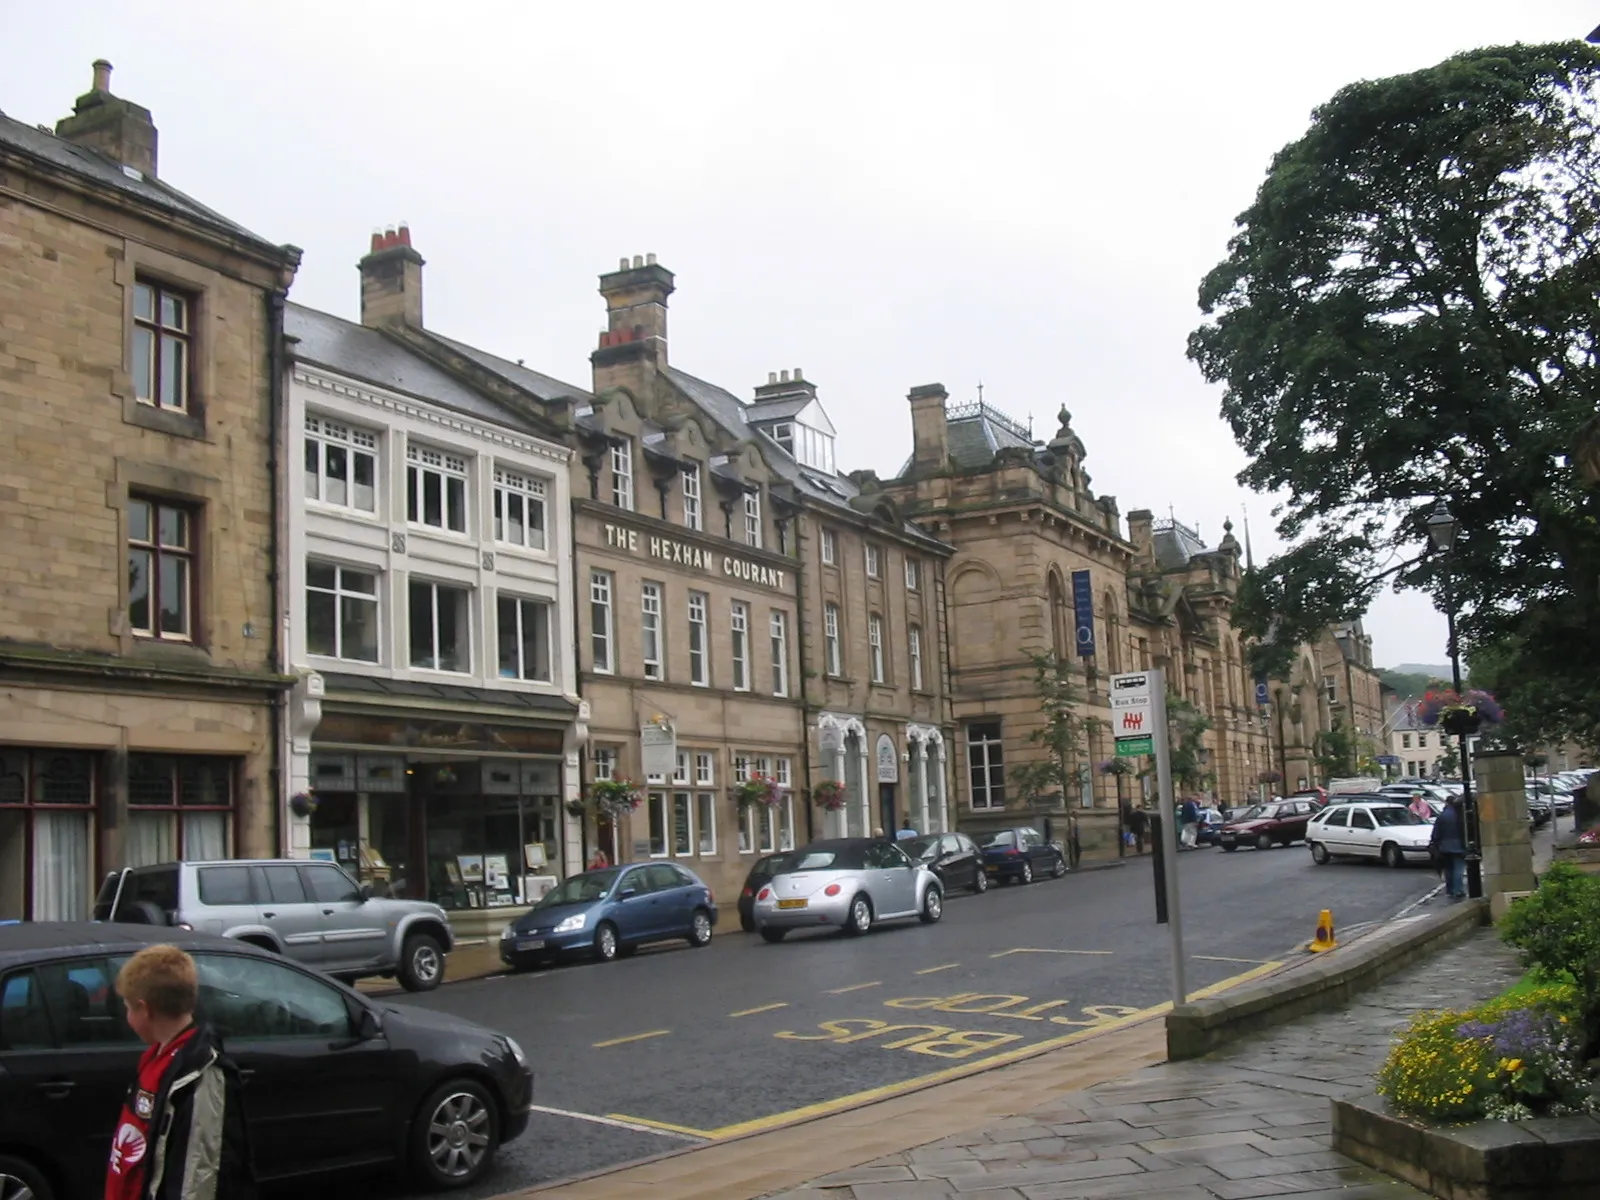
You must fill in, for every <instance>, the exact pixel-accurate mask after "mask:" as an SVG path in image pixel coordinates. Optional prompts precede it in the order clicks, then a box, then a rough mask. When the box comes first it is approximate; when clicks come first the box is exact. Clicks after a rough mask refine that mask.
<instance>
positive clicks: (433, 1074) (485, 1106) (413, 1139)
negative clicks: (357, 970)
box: [0, 923, 533, 1200]
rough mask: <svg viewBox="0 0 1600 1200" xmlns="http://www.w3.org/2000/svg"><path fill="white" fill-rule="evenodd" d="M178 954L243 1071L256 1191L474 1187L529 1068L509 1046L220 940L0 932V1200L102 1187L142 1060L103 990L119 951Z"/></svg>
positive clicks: (172, 934)
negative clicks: (331, 1185) (393, 1171)
mask: <svg viewBox="0 0 1600 1200" xmlns="http://www.w3.org/2000/svg"><path fill="white" fill-rule="evenodd" d="M163 942H166V943H170V944H173V945H178V946H181V947H183V949H185V950H187V951H188V952H189V953H190V954H191V955H193V956H194V960H195V965H196V967H197V968H198V970H199V974H200V1009H199V1011H200V1014H201V1015H202V1016H203V1017H204V1018H205V1019H206V1020H208V1021H209V1022H210V1023H211V1025H212V1026H213V1027H214V1028H215V1029H216V1030H217V1032H218V1033H219V1034H220V1035H221V1038H222V1042H223V1048H224V1050H225V1051H226V1053H227V1054H228V1055H229V1056H230V1057H231V1058H233V1060H234V1061H235V1062H236V1063H237V1064H238V1066H239V1070H240V1074H241V1075H242V1076H243V1078H244V1081H245V1083H244V1105H245V1111H246V1115H247V1117H248V1120H249V1129H250V1142H251V1152H252V1157H253V1159H254V1162H255V1168H256V1174H257V1176H258V1177H259V1178H260V1179H261V1180H262V1182H271V1181H276V1180H284V1179H292V1178H303V1177H307V1176H315V1175H320V1174H323V1173H325V1172H329V1171H336V1170H343V1169H346V1168H351V1167H368V1166H390V1167H396V1166H398V1167H403V1168H406V1169H407V1170H408V1171H409V1173H410V1174H412V1175H413V1176H414V1177H415V1178H416V1180H417V1181H418V1182H420V1183H422V1184H424V1185H425V1186H429V1187H433V1188H456V1187H466V1186H468V1185H470V1184H472V1183H475V1182H477V1180H478V1179H480V1178H481V1177H482V1175H483V1173H484V1171H485V1170H486V1169H487V1168H488V1166H489V1164H490V1162H491V1161H492V1160H493V1158H494V1154H495V1151H496V1150H497V1149H498V1148H499V1147H500V1146H501V1145H502V1144H504V1143H505V1142H508V1141H510V1140H512V1139H513V1138H515V1137H517V1136H519V1135H520V1134H521V1133H522V1132H523V1130H524V1129H525V1128H526V1126H527V1123H528V1105H529V1104H530V1103H532V1100H533V1072H532V1070H531V1069H530V1068H529V1066H528V1062H527V1059H526V1057H525V1056H524V1055H523V1052H522V1049H521V1047H519V1046H518V1045H517V1043H516V1042H514V1041H512V1040H511V1039H510V1038H508V1037H505V1036H503V1035H501V1034H498V1033H495V1032H494V1031H493V1030H490V1029H485V1028H484V1027H483V1026H481V1025H475V1024H473V1023H472V1022H470V1021H465V1020H462V1019H460V1018H458V1017H452V1016H447V1015H445V1014H444V1013H438V1012H434V1011H431V1010H429V1009H425V1008H413V1007H409V1006H408V1007H397V1006H394V1005H389V1004H385V1003H383V1002H382V1001H381V1000H377V999H374V998H371V997H367V996H363V995H361V994H360V993H358V992H355V991H352V990H351V989H350V988H348V987H346V986H344V985H343V984H341V983H337V982H335V981H334V980H332V979H329V978H328V977H326V976H323V975H319V974H317V973H316V972H314V971H311V970H308V969H307V968H305V967H301V966H299V965H297V964H295V963H293V962H289V961H287V960H285V959H283V958H281V957H279V956H278V955H275V954H272V953H270V952H268V951H265V950H261V949H258V948H256V947H254V946H250V945H247V944H245V943H243V942H240V941H238V940H236V939H233V938H222V937H213V936H210V935H207V934H197V933H190V932H188V931H185V930H181V929H171V928H158V927H151V926H141V925H120V924H54V923H38V924H19V925H8V926H4V927H0V1196H3V1197H6V1198H7V1200H10V1198H11V1197H14V1196H31V1197H32V1200H80V1198H83V1200H87V1198H89V1197H94V1196H99V1195H101V1194H103V1192H104V1189H105V1175H106V1160H107V1156H108V1155H109V1153H110V1148H111V1135H112V1133H113V1132H114V1130H115V1126H116V1123H117V1116H118V1114H119V1113H120V1112H121V1110H122V1101H123V1097H124V1095H125V1094H126V1092H127V1089H128V1084H129V1082H130V1081H131V1080H132V1079H133V1078H134V1071H135V1068H136V1067H137V1065H138V1062H139V1055H140V1054H141V1053H142V1052H143V1050H144V1046H143V1044H142V1043H141V1042H140V1041H139V1040H138V1038H136V1037H135V1036H134V1034H133V1031H132V1030H131V1029H129V1028H128V1023H127V1019H126V1017H125V1015H124V1012H123V1008H122V1001H121V1000H120V999H119V998H118V996H117V994H116V989H115V986H114V985H115V982H116V977H117V972H118V971H119V970H120V969H121V967H122V964H123V963H124V962H125V961H126V960H127V959H128V958H129V956H131V955H132V954H133V953H134V952H135V951H137V950H139V949H141V948H143V947H145V946H150V945H156V944H159V943H163Z"/></svg>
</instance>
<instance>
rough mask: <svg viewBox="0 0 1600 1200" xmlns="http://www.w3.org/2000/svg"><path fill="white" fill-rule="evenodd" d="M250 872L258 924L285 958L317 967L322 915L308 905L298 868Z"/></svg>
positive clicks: (278, 865)
mask: <svg viewBox="0 0 1600 1200" xmlns="http://www.w3.org/2000/svg"><path fill="white" fill-rule="evenodd" d="M213 869H214V868H211V867H206V868H203V870H205V871H210V870H213ZM250 869H251V871H252V872H253V873H254V875H255V878H256V895H257V897H258V898H259V900H260V904H259V906H258V908H259V911H260V914H261V923H262V924H263V925H265V926H266V927H267V928H268V929H270V930H271V931H272V932H273V934H274V935H276V937H277V939H278V941H279V942H280V943H281V944H282V945H283V951H284V954H286V955H287V956H288V957H289V958H292V959H294V960H296V961H297V962H303V963H311V964H312V965H318V964H320V961H321V958H322V911H321V909H319V908H318V907H317V906H316V905H315V904H313V903H312V901H311V895H310V893H309V892H307V891H306V887H305V882H304V881H303V880H302V879H301V878H300V868H299V867H297V866H294V865H292V864H290V863H263V864H261V865H260V866H253V867H251V868H250Z"/></svg>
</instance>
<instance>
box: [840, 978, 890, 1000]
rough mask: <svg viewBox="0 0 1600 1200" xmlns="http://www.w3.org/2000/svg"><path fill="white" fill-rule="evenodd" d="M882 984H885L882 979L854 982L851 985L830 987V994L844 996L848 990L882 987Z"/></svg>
mask: <svg viewBox="0 0 1600 1200" xmlns="http://www.w3.org/2000/svg"><path fill="white" fill-rule="evenodd" d="M882 986H883V983H882V981H881V980H880V981H875V982H873V983H853V984H851V985H850V986H849V987H843V988H829V989H828V995H830V996H842V995H844V994H845V993H846V992H859V991H862V990H863V989H865V988H869V987H882Z"/></svg>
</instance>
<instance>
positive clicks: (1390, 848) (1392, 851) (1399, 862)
mask: <svg viewBox="0 0 1600 1200" xmlns="http://www.w3.org/2000/svg"><path fill="white" fill-rule="evenodd" d="M1383 865H1384V866H1386V867H1403V866H1405V865H1406V856H1405V855H1404V854H1401V853H1400V847H1399V846H1396V845H1395V844H1394V843H1393V842H1385V843H1384V844H1383Z"/></svg>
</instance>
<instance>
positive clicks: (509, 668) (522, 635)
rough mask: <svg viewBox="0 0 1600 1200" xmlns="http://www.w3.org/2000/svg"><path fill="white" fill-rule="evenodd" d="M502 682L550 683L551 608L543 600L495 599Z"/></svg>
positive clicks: (501, 596)
mask: <svg viewBox="0 0 1600 1200" xmlns="http://www.w3.org/2000/svg"><path fill="white" fill-rule="evenodd" d="M495 604H496V611H497V617H498V621H497V632H498V634H499V645H498V647H497V648H498V651H499V659H500V678H501V679H526V680H529V681H530V682H535V683H549V682H550V608H551V606H550V605H549V604H547V603H546V602H545V601H543V600H525V599H522V598H520V597H517V596H507V595H505V594H504V593H502V594H501V595H499V596H497V597H496V598H495Z"/></svg>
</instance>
